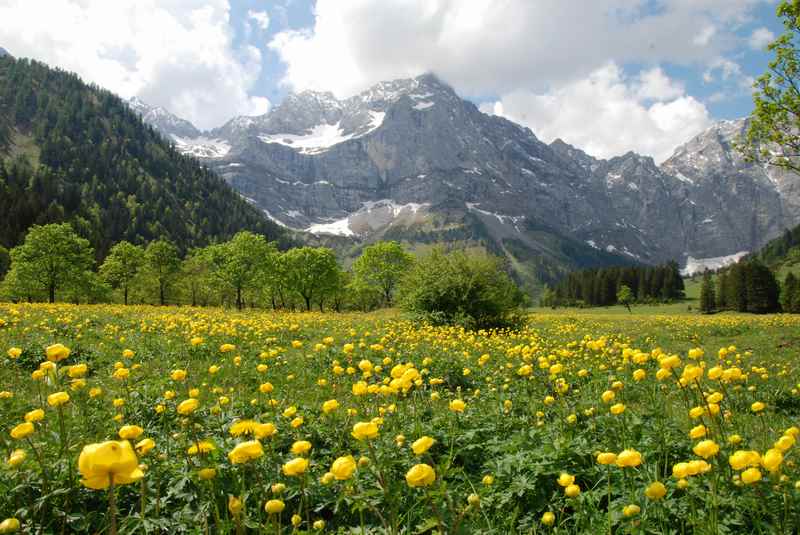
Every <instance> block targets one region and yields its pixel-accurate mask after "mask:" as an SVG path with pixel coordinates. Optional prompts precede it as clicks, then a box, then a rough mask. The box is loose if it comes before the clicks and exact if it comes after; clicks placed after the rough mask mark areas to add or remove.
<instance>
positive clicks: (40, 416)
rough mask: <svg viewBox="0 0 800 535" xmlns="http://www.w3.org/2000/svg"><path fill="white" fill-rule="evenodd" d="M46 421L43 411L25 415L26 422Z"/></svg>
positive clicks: (37, 410) (34, 411)
mask: <svg viewBox="0 0 800 535" xmlns="http://www.w3.org/2000/svg"><path fill="white" fill-rule="evenodd" d="M40 420H44V411H43V410H42V409H33V410H32V411H29V412H27V413H25V421H26V422H38V421H40Z"/></svg>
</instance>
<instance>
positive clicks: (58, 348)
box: [44, 344, 69, 362]
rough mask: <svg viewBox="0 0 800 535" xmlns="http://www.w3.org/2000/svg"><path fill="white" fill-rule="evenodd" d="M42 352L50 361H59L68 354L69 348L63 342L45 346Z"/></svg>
mask: <svg viewBox="0 0 800 535" xmlns="http://www.w3.org/2000/svg"><path fill="white" fill-rule="evenodd" d="M44 353H45V355H46V356H47V360H49V361H50V362H59V361H62V360H64V359H65V358H67V357H68V356H69V348H68V347H67V346H65V345H64V344H53V345H50V346H47V349H45V351H44Z"/></svg>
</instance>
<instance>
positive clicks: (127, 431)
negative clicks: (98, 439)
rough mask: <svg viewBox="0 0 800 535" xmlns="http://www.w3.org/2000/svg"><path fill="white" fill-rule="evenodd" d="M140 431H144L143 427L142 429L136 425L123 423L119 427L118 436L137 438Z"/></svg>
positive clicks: (129, 438) (130, 438)
mask: <svg viewBox="0 0 800 535" xmlns="http://www.w3.org/2000/svg"><path fill="white" fill-rule="evenodd" d="M142 433H144V429H142V428H141V427H139V426H138V425H123V426H122V427H121V428H120V429H119V438H124V439H127V440H135V439H137V438H139V436H140V435H141V434H142Z"/></svg>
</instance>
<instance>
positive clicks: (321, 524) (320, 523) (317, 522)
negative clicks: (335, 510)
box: [311, 519, 325, 531]
mask: <svg viewBox="0 0 800 535" xmlns="http://www.w3.org/2000/svg"><path fill="white" fill-rule="evenodd" d="M311 527H313V528H314V529H315V530H316V531H322V530H323V529H325V521H324V520H322V519H319V520H315V521H314V523H313V524H312V525H311Z"/></svg>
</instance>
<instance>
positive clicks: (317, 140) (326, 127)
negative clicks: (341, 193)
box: [258, 111, 386, 154]
mask: <svg viewBox="0 0 800 535" xmlns="http://www.w3.org/2000/svg"><path fill="white" fill-rule="evenodd" d="M369 113H370V123H369V127H368V128H367V130H366V131H364V132H362V133H360V134H345V133H344V129H342V126H341V124H342V122H341V121H337V122H336V123H335V124H318V125H316V126H314V127H312V128H311V129H310V131H309V132H308V133H306V134H302V135H296V134H270V135H264V134H262V135H260V136H258V139H260V140H261V141H262V142H264V143H277V144H279V145H284V146H286V147H290V148H292V149H295V150H297V151H298V152H300V153H301V154H320V153H322V152H325V151H326V150H328V149H329V148H331V147H333V146H334V145H338V144H339V143H344V142H345V141H348V140H350V139H357V138H359V137H362V136H365V135H367V134H369V133H370V132H372V131H373V130H375V129H376V128H378V127H380V126H381V125H382V124H383V120H384V119H385V118H386V113H385V112H379V111H370V112H369Z"/></svg>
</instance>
